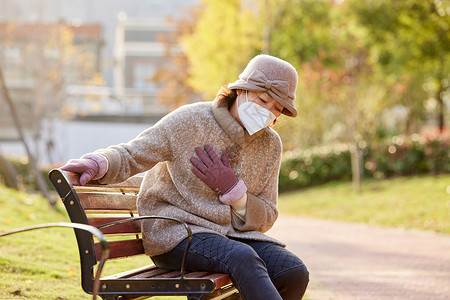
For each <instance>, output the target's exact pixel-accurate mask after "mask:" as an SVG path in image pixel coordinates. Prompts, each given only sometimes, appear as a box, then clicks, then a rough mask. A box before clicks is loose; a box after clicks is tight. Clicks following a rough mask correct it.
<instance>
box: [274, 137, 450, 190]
mask: <svg viewBox="0 0 450 300" xmlns="http://www.w3.org/2000/svg"><path fill="white" fill-rule="evenodd" d="M362 151H363V166H364V177H366V178H376V179H383V178H387V177H392V176H407V175H416V174H426V173H428V174H442V173H450V138H448V137H445V138H444V137H435V138H425V137H422V136H419V135H418V134H413V135H411V136H407V137H406V136H395V137H393V138H391V139H389V140H387V141H385V142H380V143H377V144H373V145H363V147H362ZM351 176H352V170H351V159H350V149H349V146H348V145H346V144H343V145H335V146H325V147H319V148H314V149H307V150H304V151H295V152H287V153H286V154H285V158H284V159H283V161H282V163H281V170H280V177H279V180H280V191H286V190H291V189H295V188H300V187H308V186H313V185H318V184H322V183H326V182H329V181H334V180H350V179H351Z"/></svg>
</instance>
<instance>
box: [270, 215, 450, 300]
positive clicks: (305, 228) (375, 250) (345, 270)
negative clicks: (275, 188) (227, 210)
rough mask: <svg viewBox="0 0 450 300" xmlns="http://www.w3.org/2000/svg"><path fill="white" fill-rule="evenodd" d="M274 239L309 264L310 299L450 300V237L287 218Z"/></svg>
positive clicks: (278, 225) (281, 221)
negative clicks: (284, 244) (284, 243)
mask: <svg viewBox="0 0 450 300" xmlns="http://www.w3.org/2000/svg"><path fill="white" fill-rule="evenodd" d="M269 235H271V236H273V237H275V238H278V239H279V240H281V241H283V242H286V244H287V245H288V246H287V248H288V249H290V250H291V251H292V252H294V253H295V254H297V255H298V256H299V257H300V258H301V259H302V260H303V261H304V262H305V264H306V265H307V267H308V269H309V271H310V284H309V287H308V290H307V292H306V295H307V298H308V299H309V300H335V299H336V300H352V299H358V300H359V299H361V300H369V299H370V300H376V299H380V300H385V299H386V300H388V299H389V300H394V299H401V300H403V299H411V300H415V299H417V300H419V299H420V300H441V299H442V300H450V235H442V234H437V233H433V232H428V231H419V230H404V229H393V228H381V227H375V226H368V225H364V224H350V223H343V222H335V221H328V220H318V219H312V218H304V217H293V216H285V215H282V216H280V218H279V219H278V221H277V223H276V224H275V226H274V227H273V228H272V229H271V230H270V232H269Z"/></svg>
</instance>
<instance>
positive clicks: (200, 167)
mask: <svg viewBox="0 0 450 300" xmlns="http://www.w3.org/2000/svg"><path fill="white" fill-rule="evenodd" d="M195 152H196V153H197V155H198V157H199V158H200V159H198V158H197V157H195V156H192V157H191V163H192V164H193V165H194V166H193V167H192V172H193V173H194V174H195V175H196V176H197V177H198V178H200V179H201V180H202V181H203V182H204V183H206V185H208V186H209V187H210V188H212V189H213V190H215V191H216V192H217V193H218V194H219V195H223V194H226V193H227V192H228V191H230V190H231V189H232V188H233V187H234V186H235V185H236V184H237V183H238V181H239V180H238V178H237V177H236V175H235V174H234V171H233V169H232V168H231V165H230V162H229V161H228V156H227V152H226V151H223V153H222V156H221V158H219V156H218V155H217V153H216V152H215V151H214V150H213V148H212V147H211V146H210V145H205V146H204V149H202V148H201V147H196V148H195Z"/></svg>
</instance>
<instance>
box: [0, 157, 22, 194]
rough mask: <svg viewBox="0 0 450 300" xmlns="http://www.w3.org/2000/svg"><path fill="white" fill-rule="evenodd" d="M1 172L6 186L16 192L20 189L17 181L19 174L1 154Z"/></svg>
mask: <svg viewBox="0 0 450 300" xmlns="http://www.w3.org/2000/svg"><path fill="white" fill-rule="evenodd" d="M0 171H2V173H3V174H4V180H5V185H6V186H7V187H10V188H13V189H15V190H17V189H19V183H18V180H17V172H16V170H15V169H14V167H13V165H12V164H11V163H10V162H9V161H8V160H7V159H6V158H4V157H3V155H2V154H1V153H0Z"/></svg>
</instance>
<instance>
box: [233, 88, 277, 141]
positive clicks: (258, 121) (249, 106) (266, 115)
mask: <svg viewBox="0 0 450 300" xmlns="http://www.w3.org/2000/svg"><path fill="white" fill-rule="evenodd" d="M245 100H246V102H244V103H241V104H240V105H239V107H238V115H239V120H241V122H242V124H243V125H244V127H245V129H247V131H248V133H249V134H250V135H252V134H254V133H255V132H258V131H260V130H261V129H263V128H265V127H267V126H269V125H270V124H272V123H273V121H274V120H275V119H276V116H275V115H274V114H273V113H272V112H271V111H270V110H268V109H267V108H264V107H262V106H261V105H259V104H257V103H255V102H250V101H248V96H247V91H245Z"/></svg>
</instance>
